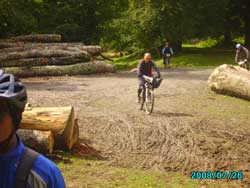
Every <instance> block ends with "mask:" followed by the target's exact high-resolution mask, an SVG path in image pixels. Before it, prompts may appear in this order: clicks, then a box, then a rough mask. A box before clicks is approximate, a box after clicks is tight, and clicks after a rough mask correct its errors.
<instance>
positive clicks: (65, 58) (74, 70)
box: [0, 35, 115, 77]
mask: <svg viewBox="0 0 250 188" xmlns="http://www.w3.org/2000/svg"><path fill="white" fill-rule="evenodd" d="M61 39H62V37H61V35H26V36H19V37H13V38H10V39H4V40H0V68H2V69H6V71H7V72H9V73H13V74H15V73H17V72H18V75H19V76H20V77H27V76H47V74H46V72H47V71H48V76H58V75H75V74H90V73H102V72H114V71H115V67H114V66H113V65H109V64H106V63H105V62H97V63H96V62H95V61H93V59H95V58H94V57H95V56H97V55H101V52H102V48H101V47H100V46H86V45H84V44H83V43H63V42H62V41H61ZM84 64H86V65H84ZM57 69H58V71H57ZM96 70H98V72H96Z"/></svg>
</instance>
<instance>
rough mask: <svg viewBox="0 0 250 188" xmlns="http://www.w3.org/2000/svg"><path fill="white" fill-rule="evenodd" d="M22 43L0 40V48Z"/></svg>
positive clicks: (17, 45)
mask: <svg viewBox="0 0 250 188" xmlns="http://www.w3.org/2000/svg"><path fill="white" fill-rule="evenodd" d="M23 45H24V43H12V42H7V41H0V49H5V48H16V47H22V46H23ZM1 51H2V50H1Z"/></svg>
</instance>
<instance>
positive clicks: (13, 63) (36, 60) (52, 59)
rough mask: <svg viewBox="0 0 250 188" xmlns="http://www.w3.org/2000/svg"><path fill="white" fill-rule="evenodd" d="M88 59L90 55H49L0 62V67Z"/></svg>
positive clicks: (42, 64) (76, 61) (83, 60)
mask: <svg viewBox="0 0 250 188" xmlns="http://www.w3.org/2000/svg"><path fill="white" fill-rule="evenodd" d="M88 61H90V56H83V57H80V58H78V57H76V58H75V57H74V56H68V57H50V58H27V59H17V60H10V61H2V62H0V67H34V66H47V65H73V64H77V63H81V62H88Z"/></svg>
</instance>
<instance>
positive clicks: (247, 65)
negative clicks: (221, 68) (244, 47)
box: [238, 59, 249, 70]
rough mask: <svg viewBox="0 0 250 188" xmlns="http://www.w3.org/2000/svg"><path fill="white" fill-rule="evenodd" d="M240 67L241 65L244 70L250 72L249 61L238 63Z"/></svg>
mask: <svg viewBox="0 0 250 188" xmlns="http://www.w3.org/2000/svg"><path fill="white" fill-rule="evenodd" d="M238 65H239V66H240V67H242V68H244V69H247V70H249V63H248V61H247V59H244V60H240V61H239V62H238Z"/></svg>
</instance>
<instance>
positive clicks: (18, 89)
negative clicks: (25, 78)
mask: <svg viewBox="0 0 250 188" xmlns="http://www.w3.org/2000/svg"><path fill="white" fill-rule="evenodd" d="M0 98H3V99H6V100H7V101H8V102H9V103H10V104H11V105H13V106H15V107H16V108H18V109H19V110H21V111H23V110H24V108H25V105H26V102H27V93H26V89H25V87H24V85H23V84H22V83H21V82H20V81H18V80H16V79H15V78H14V76H13V75H12V74H5V73H4V71H3V70H0Z"/></svg>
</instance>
